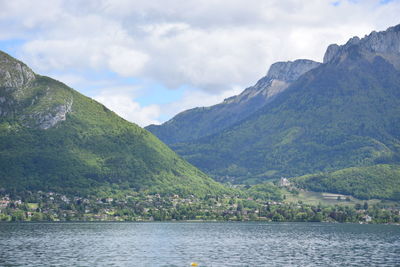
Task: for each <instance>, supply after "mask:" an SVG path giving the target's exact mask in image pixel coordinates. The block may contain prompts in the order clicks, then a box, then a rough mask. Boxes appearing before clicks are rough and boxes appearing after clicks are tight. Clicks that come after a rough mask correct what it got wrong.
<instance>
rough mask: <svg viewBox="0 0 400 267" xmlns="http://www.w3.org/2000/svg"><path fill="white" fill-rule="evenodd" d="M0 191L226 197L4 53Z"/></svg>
mask: <svg viewBox="0 0 400 267" xmlns="http://www.w3.org/2000/svg"><path fill="white" fill-rule="evenodd" d="M0 188H3V189H5V190H17V191H20V190H46V191H49V190H52V191H56V192H64V193H70V194H75V195H78V194H92V193H93V194H95V193H96V192H99V191H100V190H120V189H121V190H128V189H133V190H149V191H151V192H157V193H167V194H168V193H169V194H172V193H173V194H181V195H185V194H186V195H187V194H194V195H197V196H204V195H205V194H220V193H223V192H227V190H226V189H225V188H224V187H223V186H221V185H220V184H218V183H216V182H214V181H213V180H212V179H210V178H209V177H207V175H205V174H203V173H202V172H201V171H199V170H198V169H196V168H195V167H193V166H192V165H190V164H189V163H187V162H186V161H184V160H182V159H181V158H180V157H179V156H178V155H176V154H175V153H174V152H173V151H171V150H170V149H169V148H168V147H167V146H166V145H164V144H163V143H162V142H160V141H159V140H158V139H157V138H156V137H155V136H154V135H152V134H151V133H149V132H148V131H146V130H144V129H142V128H140V127H138V126H137V125H135V124H133V123H130V122H127V121H125V120H124V119H122V118H120V117H118V116H117V115H116V114H115V113H113V112H112V111H110V110H108V109H107V108H106V107H104V106H103V105H101V104H99V103H97V102H96V101H94V100H92V99H90V98H88V97H85V96H83V95H81V94H80V93H78V92H76V91H74V90H73V89H71V88H69V87H68V86H66V85H65V84H63V83H61V82H58V81H56V80H53V79H51V78H48V77H43V76H40V75H37V74H35V73H34V72H33V71H32V70H31V69H30V68H29V67H28V66H26V65H25V64H24V63H22V62H20V61H18V60H16V59H14V58H12V57H10V56H9V55H7V54H5V53H3V52H0Z"/></svg>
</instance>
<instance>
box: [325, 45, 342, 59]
mask: <svg viewBox="0 0 400 267" xmlns="http://www.w3.org/2000/svg"><path fill="white" fill-rule="evenodd" d="M339 49H340V46H338V45H337V44H331V45H329V46H328V48H327V49H326V52H325V55H324V64H325V63H328V62H329V61H331V60H332V59H333V58H334V57H335V56H336V54H337V53H338V52H339Z"/></svg>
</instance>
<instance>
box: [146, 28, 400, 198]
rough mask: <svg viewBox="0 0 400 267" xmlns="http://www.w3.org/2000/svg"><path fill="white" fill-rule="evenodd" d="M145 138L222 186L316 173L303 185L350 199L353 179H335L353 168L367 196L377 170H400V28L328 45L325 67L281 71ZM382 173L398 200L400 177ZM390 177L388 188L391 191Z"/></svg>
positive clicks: (304, 63) (282, 67)
mask: <svg viewBox="0 0 400 267" xmlns="http://www.w3.org/2000/svg"><path fill="white" fill-rule="evenodd" d="M147 129H148V130H149V131H151V132H153V133H154V134H155V135H157V136H158V137H159V138H160V139H161V140H163V141H164V142H166V143H167V144H169V145H170V147H171V148H172V149H173V150H175V151H176V152H177V153H178V154H180V155H181V156H183V157H184V158H185V159H186V160H188V161H189V162H191V163H192V164H193V165H195V166H196V167H198V168H200V169H201V170H203V171H204V172H206V173H208V174H209V175H211V176H212V177H214V178H215V179H216V180H218V181H230V182H233V183H249V184H254V183H261V182H264V181H267V180H269V179H276V178H280V177H281V176H286V177H296V176H304V175H311V174H318V175H314V176H312V177H313V179H306V178H304V177H303V178H301V179H300V178H299V179H297V180H298V181H301V183H300V182H299V184H301V185H302V186H303V187H306V188H309V189H313V190H319V191H324V190H328V191H331V192H343V191H344V190H343V187H341V186H339V185H338V184H339V183H341V182H343V179H344V180H346V179H347V178H346V177H351V176H349V175H348V172H346V171H343V172H339V173H341V174H342V176H340V177H339V178H337V177H338V176H337V175H336V176H335V177H336V180H335V181H332V179H331V180H329V179H328V178H329V177H332V176H331V174H332V173H334V172H335V171H338V170H341V169H346V170H352V172H353V175H352V176H359V177H361V178H360V179H358V180H359V181H361V182H359V183H357V185H353V187H354V188H355V187H357V188H358V189H360V188H359V187H363V188H364V189H363V190H364V191H365V192H367V191H368V188H367V187H368V186H367V185H368V182H369V181H370V178H369V177H375V178H374V179H376V175H379V172H376V171H373V169H374V168H376V169H380V168H382V166H397V165H398V164H399V163H400V25H398V26H395V27H391V28H389V29H387V30H386V31H382V32H372V33H371V34H369V35H367V36H365V37H364V38H362V39H360V38H358V37H353V38H351V39H350V40H349V41H348V42H347V43H346V44H344V45H340V46H339V45H336V44H333V45H330V46H329V47H328V49H327V50H326V53H325V56H324V61H323V63H317V62H313V61H309V60H296V61H293V62H278V63H275V64H273V65H272V66H271V68H270V70H269V71H268V74H267V75H266V76H265V77H263V78H262V79H261V80H260V81H258V82H257V84H256V85H254V86H252V87H249V88H247V89H246V90H244V91H243V93H241V94H240V95H238V96H234V97H231V98H228V99H225V101H224V102H222V103H221V104H218V105H215V106H211V107H206V108H195V109H191V110H188V111H184V112H182V113H180V114H178V115H177V116H175V117H174V118H173V119H171V120H170V121H167V122H166V123H164V124H162V125H159V126H154V125H151V126H149V127H147ZM355 167H358V168H355ZM349 168H350V169H349ZM365 168H366V169H365ZM385 170H386V171H387V172H389V173H390V174H388V175H389V176H390V177H394V178H393V179H395V180H396V181H397V182H396V183H395V184H396V186H395V188H394V189H393V188H392V189H393V190H392V191H393V192H391V193H390V194H387V195H388V196H386V197H388V198H391V197H393V195H396V194H397V193H396V192H400V185H399V182H398V181H399V180H400V176H399V173H398V168H396V167H394V168H388V169H385ZM366 172H367V173H371V172H372V173H375V174H374V175H365V173H366ZM336 174H337V172H336ZM310 177H311V176H310ZM316 177H320V179H317V178H316ZM385 177H386V176H385V174H383V173H382V177H381V179H380V180H381V184H384V185H385V186H389V187H393V185H394V184H393V181H392V180H393V179H392V180H391V181H392V182H388V183H386V182H385V181H386V180H385ZM371 179H372V178H371ZM348 180H351V179H350V178H349V179H348ZM378 180H379V179H378ZM295 181H296V179H295ZM307 181H309V182H307ZM347 185H348V188H347V190H345V191H346V192H347V193H352V192H353V193H354V192H355V191H354V190H353V191H352V189H351V188H352V183H351V181H350V182H349V183H347ZM364 197H365V194H364Z"/></svg>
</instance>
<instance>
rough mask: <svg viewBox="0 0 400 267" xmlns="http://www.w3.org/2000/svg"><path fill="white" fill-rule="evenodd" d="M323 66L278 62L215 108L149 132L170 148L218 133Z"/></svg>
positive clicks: (301, 61) (185, 113)
mask: <svg viewBox="0 0 400 267" xmlns="http://www.w3.org/2000/svg"><path fill="white" fill-rule="evenodd" d="M319 65H320V63H318V62H314V61H312V60H306V59H298V60H295V61H287V62H276V63H274V64H272V65H271V67H270V69H269V70H268V73H267V75H266V76H264V77H263V78H261V79H260V80H259V81H258V82H257V83H256V84H255V85H254V86H251V87H248V88H246V89H245V90H244V91H243V92H242V93H241V94H239V95H236V96H232V97H229V98H227V99H225V100H224V101H223V102H222V103H219V104H216V105H214V106H211V107H202V108H194V109H189V110H186V111H183V112H181V113H179V114H177V115H176V116H174V117H173V118H172V119H171V120H169V121H167V122H165V123H163V124H162V125H149V126H147V127H145V129H147V130H149V131H150V132H152V133H154V134H155V135H157V137H158V138H160V140H162V141H163V142H165V143H166V144H170V145H171V144H174V143H179V142H186V141H191V140H195V139H198V138H202V137H204V136H208V135H213V134H216V133H218V132H220V131H222V130H223V129H225V128H227V127H229V126H232V125H233V124H235V123H237V122H239V121H241V120H243V119H245V118H246V117H247V116H249V115H250V114H252V113H253V112H255V111H257V110H258V109H260V108H261V107H263V106H264V105H266V104H267V103H269V102H270V101H272V100H273V99H274V97H275V96H277V95H278V94H280V93H282V92H283V91H284V90H286V89H287V87H288V86H289V85H290V83H292V82H293V81H294V80H296V79H297V78H298V77H299V76H300V75H302V74H303V73H305V72H307V71H309V70H311V69H313V68H316V67H317V66H319ZM178 129H179V130H178Z"/></svg>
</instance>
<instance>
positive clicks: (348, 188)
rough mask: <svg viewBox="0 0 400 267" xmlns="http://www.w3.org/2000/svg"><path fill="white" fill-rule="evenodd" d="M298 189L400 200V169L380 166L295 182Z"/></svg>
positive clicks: (314, 175)
mask: <svg viewBox="0 0 400 267" xmlns="http://www.w3.org/2000/svg"><path fill="white" fill-rule="evenodd" d="M293 181H294V182H295V183H296V185H297V186H299V187H302V188H305V189H308V190H312V191H319V192H326V191H328V192H333V193H344V194H349V195H352V196H355V197H357V198H360V199H372V198H379V199H391V200H400V166H399V165H387V164H379V165H374V166H368V167H352V168H346V169H342V170H338V171H335V172H330V173H319V174H312V175H305V176H302V177H298V178H294V179H293Z"/></svg>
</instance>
